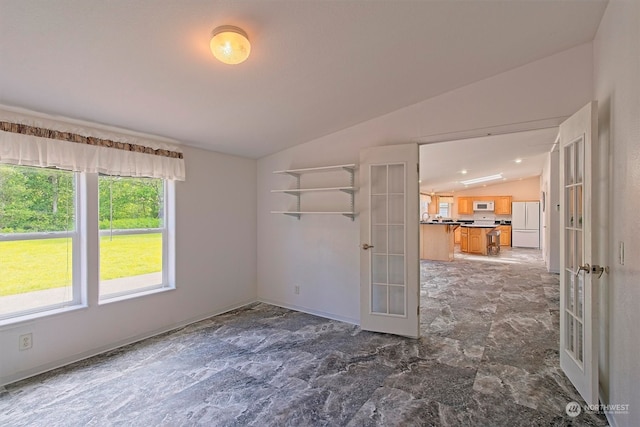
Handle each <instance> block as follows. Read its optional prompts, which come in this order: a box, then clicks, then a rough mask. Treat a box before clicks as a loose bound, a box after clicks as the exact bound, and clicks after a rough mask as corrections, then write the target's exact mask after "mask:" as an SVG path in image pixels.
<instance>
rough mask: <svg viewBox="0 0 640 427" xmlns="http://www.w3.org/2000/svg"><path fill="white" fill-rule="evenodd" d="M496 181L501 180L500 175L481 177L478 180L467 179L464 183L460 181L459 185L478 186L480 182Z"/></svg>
mask: <svg viewBox="0 0 640 427" xmlns="http://www.w3.org/2000/svg"><path fill="white" fill-rule="evenodd" d="M496 179H502V173H499V174H496V175H489V176H482V177H480V178H473V179H467V180H465V181H460V183H461V184H464V185H470V184H479V183H481V182H486V181H494V180H496Z"/></svg>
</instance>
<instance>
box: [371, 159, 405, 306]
mask: <svg viewBox="0 0 640 427" xmlns="http://www.w3.org/2000/svg"><path fill="white" fill-rule="evenodd" d="M370 176H371V189H370V190H371V191H370V196H369V197H370V200H369V203H370V207H371V241H372V242H373V246H374V247H373V248H372V249H371V278H372V281H371V305H370V312H371V313H372V314H380V315H389V316H405V315H406V305H407V301H406V299H407V295H406V273H405V271H406V259H405V255H404V254H405V239H404V233H405V218H406V213H405V211H404V206H405V197H406V194H405V193H406V183H405V165H404V164H389V165H372V166H371V169H370Z"/></svg>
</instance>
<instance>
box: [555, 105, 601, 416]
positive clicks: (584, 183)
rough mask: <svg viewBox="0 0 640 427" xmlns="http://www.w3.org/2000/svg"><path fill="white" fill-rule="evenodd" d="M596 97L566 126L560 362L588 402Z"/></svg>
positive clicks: (594, 377)
mask: <svg viewBox="0 0 640 427" xmlns="http://www.w3.org/2000/svg"><path fill="white" fill-rule="evenodd" d="M597 110H598V108H597V103H596V101H593V102H591V103H589V104H587V105H586V106H584V107H583V108H582V109H581V110H580V111H578V112H577V113H576V114H574V115H573V116H571V117H570V118H569V119H567V120H566V121H565V122H564V123H562V124H561V125H560V194H561V199H560V200H561V202H560V230H561V234H560V253H561V257H560V366H561V368H562V370H563V371H564V372H565V374H566V375H567V376H568V377H569V379H570V380H571V382H572V383H573V385H574V386H575V387H576V389H577V390H578V392H580V394H581V395H582V397H583V398H584V400H585V401H586V402H587V404H597V403H598V323H597V320H598V318H597V314H598V289H597V280H594V276H595V277H597V275H596V274H591V269H592V265H590V264H593V262H594V261H593V260H592V237H593V236H594V232H593V231H594V230H593V224H594V218H593V213H594V211H595V209H594V208H593V206H592V197H591V191H592V159H593V158H595V156H592V154H591V153H592V152H593V151H592V150H593V148H592V147H593V145H594V144H593V138H596V137H597V135H598V128H597V117H598V116H597V114H598V113H597Z"/></svg>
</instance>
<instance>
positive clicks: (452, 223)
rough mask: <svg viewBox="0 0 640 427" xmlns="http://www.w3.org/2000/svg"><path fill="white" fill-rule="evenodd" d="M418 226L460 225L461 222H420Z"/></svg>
mask: <svg viewBox="0 0 640 427" xmlns="http://www.w3.org/2000/svg"><path fill="white" fill-rule="evenodd" d="M420 224H423V225H461V224H462V223H461V222H455V221H454V222H431V221H420Z"/></svg>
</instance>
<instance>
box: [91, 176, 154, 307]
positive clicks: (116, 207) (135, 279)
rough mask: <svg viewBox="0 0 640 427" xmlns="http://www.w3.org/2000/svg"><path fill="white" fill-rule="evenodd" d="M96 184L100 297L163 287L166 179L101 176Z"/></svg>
mask: <svg viewBox="0 0 640 427" xmlns="http://www.w3.org/2000/svg"><path fill="white" fill-rule="evenodd" d="M98 185H99V197H100V213H99V214H100V218H99V220H100V297H101V298H104V297H113V296H118V295H124V294H128V293H135V292H138V291H140V290H143V289H144V290H146V289H149V288H154V287H161V286H162V285H163V275H162V258H163V233H164V212H163V210H164V181H163V180H162V179H152V178H122V177H112V176H100V178H99V181H98ZM149 229H157V231H153V232H149V231H148V230H149ZM158 229H159V230H158Z"/></svg>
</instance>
